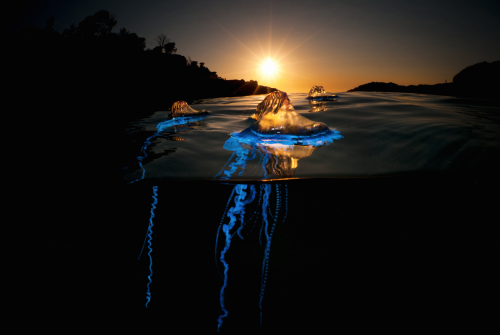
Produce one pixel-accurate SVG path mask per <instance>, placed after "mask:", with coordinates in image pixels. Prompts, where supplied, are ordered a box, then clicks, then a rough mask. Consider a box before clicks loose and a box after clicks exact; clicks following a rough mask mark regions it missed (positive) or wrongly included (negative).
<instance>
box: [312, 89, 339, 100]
mask: <svg viewBox="0 0 500 335" xmlns="http://www.w3.org/2000/svg"><path fill="white" fill-rule="evenodd" d="M307 99H309V100H317V101H318V100H319V101H324V100H337V99H338V96H337V95H335V94H330V93H327V92H326V91H325V89H324V88H323V86H313V87H311V89H310V90H309V94H308V95H307Z"/></svg>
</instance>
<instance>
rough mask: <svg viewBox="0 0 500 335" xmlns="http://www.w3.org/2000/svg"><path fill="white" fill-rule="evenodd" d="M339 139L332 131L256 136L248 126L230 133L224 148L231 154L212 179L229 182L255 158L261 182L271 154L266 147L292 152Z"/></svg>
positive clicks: (335, 132)
mask: <svg viewBox="0 0 500 335" xmlns="http://www.w3.org/2000/svg"><path fill="white" fill-rule="evenodd" d="M341 138H343V136H342V135H340V132H339V131H338V130H335V129H334V130H327V131H325V132H323V133H319V134H312V135H309V136H297V135H288V134H272V135H265V134H260V133H257V132H256V131H254V130H253V129H251V128H250V127H249V128H247V129H245V130H243V131H242V132H239V133H238V132H235V133H232V134H231V137H230V138H229V139H228V140H227V141H226V142H225V143H224V149H226V150H228V151H233V154H232V155H231V157H230V158H229V159H228V161H227V163H226V164H225V165H224V167H223V168H222V169H221V170H220V171H219V173H217V174H216V175H215V176H214V178H217V177H219V176H220V175H221V174H222V176H221V177H220V179H226V180H227V179H230V178H231V177H232V176H233V175H234V173H235V172H236V171H237V169H238V168H240V169H241V171H240V172H239V173H238V175H239V176H242V175H243V174H244V173H245V172H246V171H245V167H246V164H247V162H248V161H250V160H253V159H255V158H256V157H257V156H258V157H259V161H258V164H259V165H260V166H261V167H262V169H261V171H260V173H259V175H258V177H259V178H263V179H265V178H268V177H270V175H269V173H268V171H267V170H266V168H265V166H266V164H268V162H269V160H270V158H271V152H270V151H269V150H268V148H269V146H273V145H279V146H280V147H281V148H284V149H288V150H292V149H293V147H294V146H296V145H299V146H311V147H321V146H323V145H328V144H330V143H333V141H334V140H339V139H341ZM233 158H234V160H233ZM226 166H228V167H229V169H226ZM255 172H256V171H248V172H247V174H248V175H252V174H255Z"/></svg>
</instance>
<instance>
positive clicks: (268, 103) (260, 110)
mask: <svg viewBox="0 0 500 335" xmlns="http://www.w3.org/2000/svg"><path fill="white" fill-rule="evenodd" d="M280 110H283V111H288V110H294V109H293V106H292V104H291V103H290V99H289V98H288V95H287V94H286V93H285V92H281V91H274V92H272V93H271V94H269V95H268V96H266V97H265V98H264V100H262V101H261V102H260V103H259V104H258V105H257V109H256V111H255V114H253V115H252V116H251V118H252V119H255V120H257V121H259V120H260V119H261V118H262V117H263V116H264V115H266V114H269V113H273V114H276V113H277V112H278V111H280Z"/></svg>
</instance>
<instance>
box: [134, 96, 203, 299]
mask: <svg viewBox="0 0 500 335" xmlns="http://www.w3.org/2000/svg"><path fill="white" fill-rule="evenodd" d="M208 115H209V113H208V112H207V111H205V110H202V111H196V110H194V109H192V108H191V107H189V105H188V104H187V103H186V102H185V101H177V102H175V103H174V104H173V105H172V108H171V115H170V118H169V119H167V120H165V121H162V122H160V123H158V125H157V126H156V129H157V131H156V133H154V134H153V135H152V136H150V137H148V138H147V139H146V141H145V142H144V145H143V146H142V148H141V154H140V155H138V156H137V162H138V163H139V166H140V167H141V169H142V175H141V177H140V178H139V179H135V180H132V181H130V182H129V183H134V182H137V181H139V180H142V179H144V175H145V173H146V170H145V169H144V167H143V164H142V161H143V159H144V158H146V157H147V149H148V146H149V145H150V144H151V143H152V140H153V139H154V138H155V137H157V136H159V135H161V134H162V133H164V132H167V131H169V130H171V131H172V130H173V131H172V132H173V133H183V132H187V131H188V130H187V129H185V128H183V126H186V125H190V124H193V123H195V122H198V121H200V120H202V119H204V118H205V117H206V116H208ZM173 140H174V141H175V140H177V141H178V140H179V138H178V137H174V138H173ZM157 203H158V186H153V203H152V205H151V216H150V218H149V224H148V229H147V232H146V237H145V238H144V243H143V246H142V249H141V252H140V254H139V257H138V259H140V257H141V255H142V252H143V250H144V246H145V245H146V239H147V240H148V250H149V251H148V256H149V271H150V274H149V276H148V284H147V292H146V307H148V304H149V302H150V300H151V289H150V285H151V281H152V276H153V258H152V256H151V252H152V251H153V247H152V240H153V218H154V216H155V214H154V210H155V209H156V204H157Z"/></svg>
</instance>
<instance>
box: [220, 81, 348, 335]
mask: <svg viewBox="0 0 500 335" xmlns="http://www.w3.org/2000/svg"><path fill="white" fill-rule="evenodd" d="M252 118H253V119H254V120H257V121H256V122H255V123H254V124H253V125H251V126H250V127H248V128H247V129H245V130H243V131H241V132H235V133H233V134H231V137H230V138H229V139H228V140H227V141H226V142H225V143H224V148H225V149H226V150H228V151H233V154H232V156H231V158H230V159H229V160H228V162H227V163H226V165H225V166H224V167H223V168H222V169H221V171H220V172H219V173H218V174H217V175H216V176H215V177H214V178H219V179H222V180H229V179H231V178H233V177H234V176H235V175H237V176H245V175H251V174H252V173H254V174H256V173H260V174H259V175H258V177H260V179H261V180H266V179H267V180H269V179H276V180H279V179H280V178H285V177H290V176H292V175H293V172H294V171H295V169H296V168H297V166H298V160H299V159H301V158H303V157H307V156H310V155H311V154H312V153H313V151H314V150H316V149H317V148H319V147H321V146H324V145H328V144H330V143H333V141H334V140H338V139H341V138H342V137H343V136H342V135H340V132H339V131H336V130H330V129H329V128H328V127H327V126H326V124H324V123H321V122H314V121H311V120H309V119H307V118H305V117H303V116H301V115H299V114H298V113H297V112H296V111H295V109H294V108H293V106H292V104H291V103H290V99H289V98H288V95H287V94H286V93H285V92H281V91H276V92H273V93H271V94H269V95H268V96H267V97H266V98H265V99H264V100H263V101H262V102H261V103H260V104H259V105H258V106H257V109H256V113H255V114H254V115H252ZM253 161H257V164H254V167H253V168H249V167H248V163H249V162H253ZM255 165H256V166H255ZM256 170H257V171H256ZM273 189H274V190H275V194H274V198H275V201H274V202H275V204H276V205H275V208H273V209H272V210H271V208H270V200H269V199H270V198H271V196H272V190H273ZM255 203H256V204H255ZM250 206H252V207H253V208H254V212H253V214H252V215H251V216H250V218H248V219H246V218H245V214H246V211H247V209H246V208H247V207H250ZM228 208H229V209H228ZM287 214H288V186H287V185H286V184H285V183H275V184H271V183H261V184H257V185H254V184H250V185H246V184H237V185H235V186H234V188H233V191H232V193H231V196H230V197H229V200H228V202H227V204H226V209H225V211H224V214H223V216H222V220H221V222H220V224H219V228H218V230H217V235H216V242H215V260H216V264H217V267H218V268H219V263H220V264H222V266H223V269H224V270H223V284H222V288H221V290H220V306H221V311H222V314H221V315H220V316H219V318H218V319H217V321H218V329H219V330H220V328H221V327H222V325H223V322H224V318H226V317H227V316H228V314H229V310H228V308H227V306H226V304H225V293H226V288H227V286H228V277H229V264H228V261H227V258H226V256H227V253H228V252H229V249H230V246H231V243H233V241H234V239H235V238H238V237H239V238H240V239H241V240H243V239H246V237H248V235H249V234H250V233H251V232H252V231H255V232H256V231H259V233H258V237H259V243H260V244H261V245H264V256H263V259H262V269H261V271H262V272H261V288H260V295H259V302H258V306H259V309H260V327H261V332H262V329H263V306H264V305H263V302H264V293H265V288H266V283H267V280H268V271H269V260H270V253H271V242H272V236H273V233H274V230H275V228H276V225H277V223H278V222H281V223H283V222H284V221H285V220H286V216H287ZM225 222H226V223H225ZM259 223H260V229H256V230H254V229H253V228H254V227H255V226H259ZM221 230H222V233H221ZM222 234H223V235H222ZM221 235H222V236H223V237H224V242H225V243H224V246H223V247H222V250H221V251H220V253H219V237H220V236H221Z"/></svg>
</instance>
